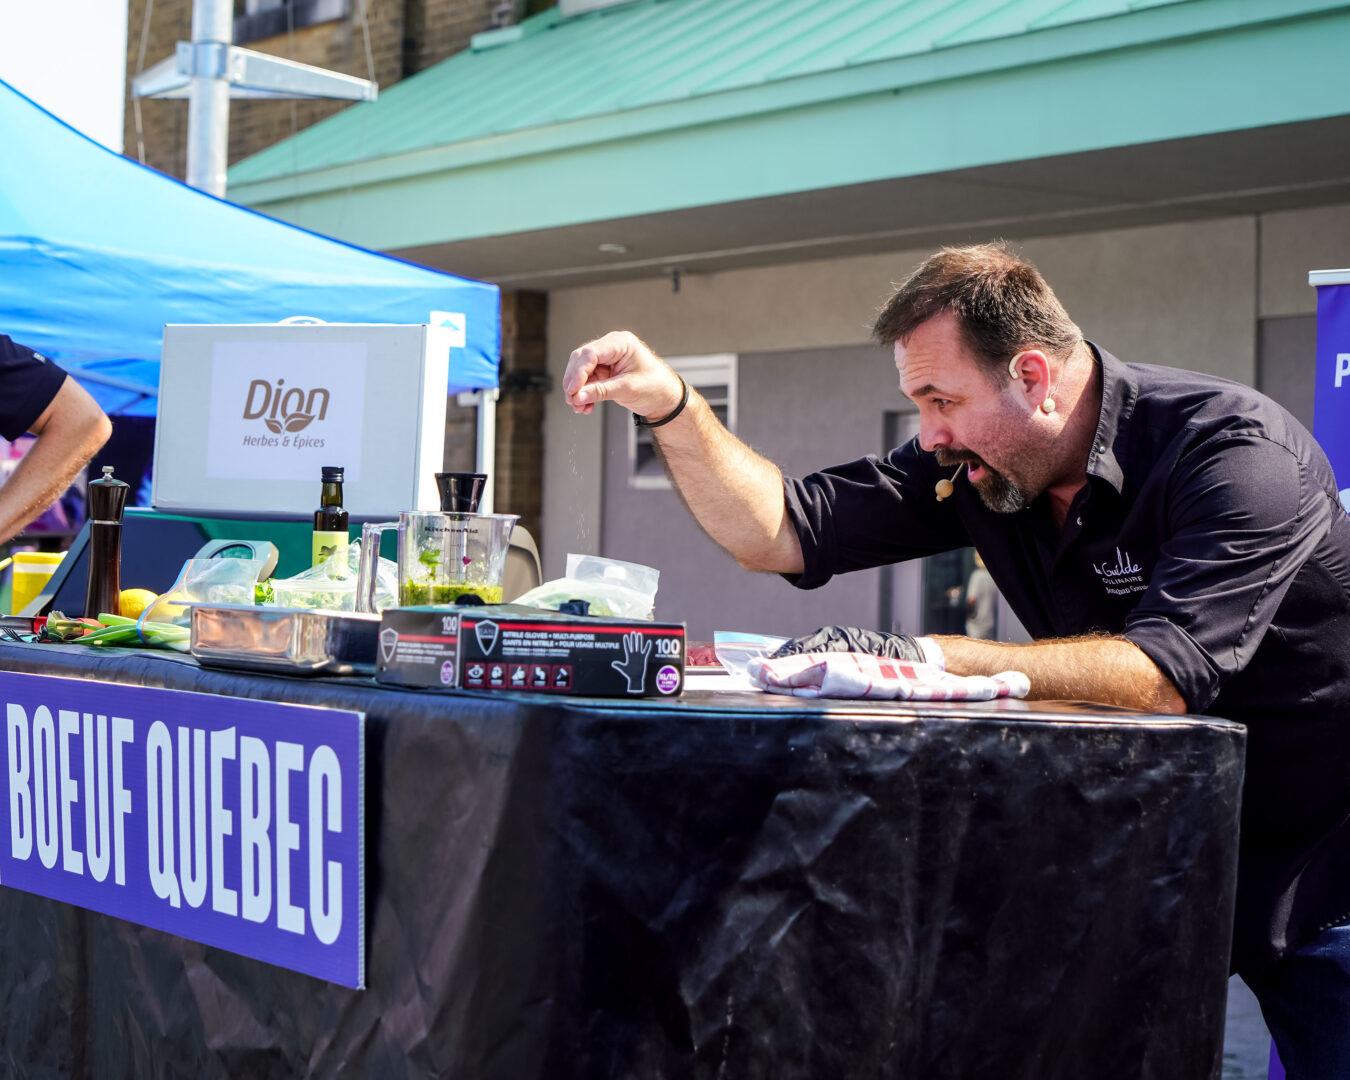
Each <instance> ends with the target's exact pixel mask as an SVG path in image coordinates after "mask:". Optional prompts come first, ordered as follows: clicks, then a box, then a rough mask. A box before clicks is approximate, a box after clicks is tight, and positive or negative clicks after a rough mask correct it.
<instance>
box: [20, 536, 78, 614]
mask: <svg viewBox="0 0 1350 1080" xmlns="http://www.w3.org/2000/svg"><path fill="white" fill-rule="evenodd" d="M65 554H66V553H65V552H64V551H16V552H15V553H14V567H13V570H12V571H11V574H12V577H11V579H10V580H11V582H12V583H13V591H12V593H11V595H10V601H9V610H10V614H11V615H17V614H18V613H19V612H21V611H22V610H23V609H24V608H26V607H27V606H28V604H29V603H30V602H31V601H32V599H33V597H35V596H37V594H38V593H40V592H41V591H42V586H44V585H46V584H47V581H48V580H49V579H50V578H51V576H52V574H54V573H56V567H57V564H58V563H60V561H61V560H62V559H63V558H65Z"/></svg>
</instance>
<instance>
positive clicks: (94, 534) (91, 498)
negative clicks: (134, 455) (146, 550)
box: [84, 465, 131, 619]
mask: <svg viewBox="0 0 1350 1080" xmlns="http://www.w3.org/2000/svg"><path fill="white" fill-rule="evenodd" d="M130 490H131V486H130V485H129V484H124V483H122V481H121V480H114V479H113V467H112V466H111V465H104V466H103V476H102V477H101V478H99V479H98V480H95V481H93V482H92V483H91V484H90V485H89V493H88V495H87V496H86V500H85V507H86V511H87V513H88V517H89V584H88V585H87V586H86V587H85V590H84V615H85V618H87V619H96V618H98V617H99V616H100V615H103V614H108V615H119V614H121V612H119V611H118V603H117V600H118V597H119V596H120V595H121V592H122V511H123V510H125V509H126V505H127V492H128V491H130Z"/></svg>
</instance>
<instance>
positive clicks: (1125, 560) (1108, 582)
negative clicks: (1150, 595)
mask: <svg viewBox="0 0 1350 1080" xmlns="http://www.w3.org/2000/svg"><path fill="white" fill-rule="evenodd" d="M1092 569H1093V570H1095V571H1096V572H1097V577H1098V578H1100V579H1101V583H1102V587H1103V588H1105V589H1106V591H1107V592H1108V593H1109V594H1110V595H1112V596H1129V595H1131V594H1132V593H1141V592H1143V591H1145V590H1146V589H1147V588H1148V582H1147V581H1145V580H1144V575H1143V567H1141V566H1140V565H1139V564H1138V563H1137V562H1135V561H1134V560H1133V559H1131V558H1130V553H1129V552H1128V551H1126V552H1122V551H1121V550H1120V548H1116V564H1115V565H1114V566H1112V565H1111V564H1110V563H1106V562H1104V563H1102V564H1101V565H1100V566H1099V565H1098V564H1097V563H1093V564H1092Z"/></svg>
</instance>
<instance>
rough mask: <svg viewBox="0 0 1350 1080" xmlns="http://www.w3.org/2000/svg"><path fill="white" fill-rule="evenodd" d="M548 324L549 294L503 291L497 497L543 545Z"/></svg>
mask: <svg viewBox="0 0 1350 1080" xmlns="http://www.w3.org/2000/svg"><path fill="white" fill-rule="evenodd" d="M547 324H548V294H547V293H540V292H504V293H502V365H501V377H500V381H501V397H500V399H499V400H498V402H497V477H496V487H495V498H496V505H497V509H498V510H499V511H500V512H501V513H504V514H519V515H520V523H521V524H522V525H523V526H525V528H527V529H529V530H530V535H531V536H533V537H534V539H535V543H537V544H542V539H541V528H542V522H543V513H542V512H543V489H544V395H545V394H547V393H548V392H549V391H550V389H551V381H550V379H549V377H548V373H547V372H548V355H547V354H548V350H547V347H546V346H547V340H546V338H545V329H546V327H547Z"/></svg>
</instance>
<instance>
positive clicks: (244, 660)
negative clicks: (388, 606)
mask: <svg viewBox="0 0 1350 1080" xmlns="http://www.w3.org/2000/svg"><path fill="white" fill-rule="evenodd" d="M379 634H380V617H379V616H378V615H368V614H365V613H363V612H355V611H323V610H311V609H304V608H279V607H264V606H259V607H255V606H253V605H251V604H201V605H197V606H194V607H193V609H192V638H191V641H190V646H191V649H192V655H193V656H195V657H196V658H197V660H198V661H199V662H200V663H203V664H209V665H213V666H216V667H229V668H244V669H246V670H253V671H281V672H285V673H287V674H290V675H371V674H374V672H375V652H376V649H377V647H378V641H379Z"/></svg>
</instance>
